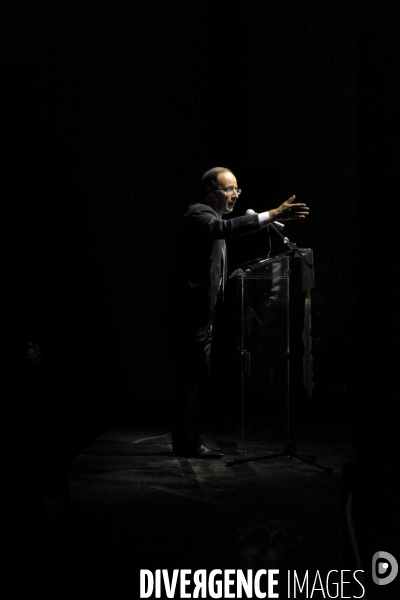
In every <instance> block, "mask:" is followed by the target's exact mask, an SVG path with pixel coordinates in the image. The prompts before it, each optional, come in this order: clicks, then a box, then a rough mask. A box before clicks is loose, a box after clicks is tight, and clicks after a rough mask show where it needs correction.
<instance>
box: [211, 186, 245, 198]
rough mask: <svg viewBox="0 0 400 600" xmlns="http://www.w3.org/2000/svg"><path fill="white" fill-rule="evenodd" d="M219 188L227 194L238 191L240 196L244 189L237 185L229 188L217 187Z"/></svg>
mask: <svg viewBox="0 0 400 600" xmlns="http://www.w3.org/2000/svg"><path fill="white" fill-rule="evenodd" d="M215 189H217V190H221V192H225V194H233V193H234V192H236V193H237V195H238V196H240V194H241V193H242V190H241V189H239V188H235V187H229V188H215Z"/></svg>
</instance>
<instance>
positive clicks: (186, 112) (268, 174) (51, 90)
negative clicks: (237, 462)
mask: <svg viewBox="0 0 400 600" xmlns="http://www.w3.org/2000/svg"><path fill="white" fill-rule="evenodd" d="M6 10H7V18H6V19H5V21H4V23H5V35H4V36H3V44H4V51H3V57H5V61H4V68H5V73H4V75H5V76H4V78H3V82H4V87H3V98H4V102H5V104H4V108H3V113H2V145H3V160H2V165H3V170H2V171H3V175H2V182H3V186H2V187H3V207H4V208H3V219H2V229H3V235H2V240H3V251H2V253H3V279H4V283H5V285H6V287H7V289H8V291H9V293H11V294H12V295H14V296H15V297H16V298H17V299H18V300H20V301H22V302H23V303H24V304H26V305H27V306H28V307H29V308H30V309H32V310H33V311H35V312H36V313H38V314H39V315H40V317H41V318H42V322H43V329H42V330H41V332H40V333H39V334H38V340H37V341H39V342H40V344H41V349H42V352H43V355H44V362H45V363H46V365H47V369H48V371H49V372H50V373H52V374H53V375H54V377H53V380H54V387H53V390H52V393H53V396H54V397H55V398H56V399H57V400H56V401H57V402H60V403H63V404H64V405H66V406H68V407H69V408H70V409H71V411H72V412H74V411H75V412H80V411H84V410H85V407H88V408H89V411H91V414H92V415H95V414H96V412H97V413H100V412H101V413H103V414H105V415H106V416H105V421H106V422H107V419H108V416H107V415H109V418H110V422H111V421H112V418H113V415H114V414H115V412H116V411H117V412H118V410H119V409H121V410H124V409H125V408H126V407H130V408H131V409H132V411H133V412H132V414H133V415H134V417H135V419H137V421H138V422H140V419H141V416H143V418H144V416H145V415H146V414H147V412H148V411H149V410H150V413H151V414H153V415H155V414H157V412H159V413H160V414H162V410H163V409H162V407H163V405H164V401H165V398H166V397H167V396H168V394H169V383H170V382H169V375H168V367H167V360H166V358H167V357H166V355H167V354H168V348H167V347H166V345H165V342H164V341H163V339H162V336H161V334H160V320H161V318H160V315H161V312H162V311H161V307H162V305H163V292H162V287H161V285H160V281H161V279H162V276H163V274H164V273H165V272H166V271H167V270H168V269H169V268H170V266H171V265H170V259H171V236H172V234H173V231H174V228H175V224H176V220H177V218H178V217H179V216H180V214H181V213H182V210H183V208H184V207H185V206H186V205H187V204H190V203H193V202H194V201H196V200H197V198H198V196H197V192H198V183H199V180H200V177H201V174H202V173H203V172H204V171H205V170H206V169H208V168H210V167H212V166H216V165H222V166H226V167H229V168H231V169H232V170H233V172H234V173H235V174H236V176H237V178H238V182H239V186H240V187H242V188H243V190H244V191H243V194H242V196H241V198H240V202H239V203H238V205H237V207H236V209H235V214H243V213H244V212H245V210H246V209H247V208H253V209H254V210H256V211H262V210H266V209H268V208H274V207H276V206H278V205H279V204H280V203H281V202H282V201H284V200H285V199H287V198H288V197H289V196H290V195H292V194H296V196H297V199H298V201H301V202H306V203H307V204H308V205H309V206H310V216H309V218H308V219H307V220H306V221H305V222H300V223H290V224H288V225H287V228H286V232H287V233H286V234H287V235H288V236H289V238H290V239H291V240H293V241H295V242H296V243H297V245H298V246H299V247H310V248H312V249H313V250H314V260H315V278H316V296H315V298H316V302H317V305H318V311H319V316H320V324H321V335H322V338H321V339H322V343H323V345H324V347H325V348H326V349H327V351H328V353H329V355H330V356H331V357H333V362H334V364H335V365H338V364H339V365H340V366H339V368H338V369H336V367H335V375H334V376H333V380H332V381H331V383H332V385H335V384H337V383H339V384H340V383H342V380H343V377H344V378H345V374H346V373H348V372H349V370H350V371H352V372H353V373H358V371H357V369H359V368H360V367H361V369H362V367H363V361H362V360H361V359H360V358H359V364H357V363H354V361H355V360H357V356H358V357H360V355H363V352H365V353H366V354H367V353H368V352H369V350H370V349H371V348H372V347H373V348H375V345H374V342H373V341H372V340H375V338H374V335H375V329H374V326H373V324H371V323H367V322H365V321H364V316H365V315H368V314H369V310H365V308H364V309H363V306H364V307H365V305H366V304H367V305H368V303H369V301H370V300H369V299H370V298H374V297H375V295H374V291H375V290H374V289H371V285H372V286H375V285H376V283H377V278H376V273H377V271H378V269H379V266H380V263H379V262H378V261H377V258H376V256H377V252H381V251H383V250H384V248H382V246H381V245H380V242H378V237H377V233H378V234H379V232H376V231H373V230H372V227H373V219H374V218H375V217H376V216H377V213H379V211H380V209H379V208H378V207H379V206H382V202H384V203H385V204H384V205H385V208H387V206H388V203H389V202H390V201H392V190H391V189H390V182H391V177H392V176H393V174H394V171H393V167H394V162H393V159H392V162H391V161H390V159H389V161H387V160H386V152H385V150H387V148H386V143H388V144H389V142H387V139H388V138H386V137H385V146H383V145H382V138H383V136H382V127H384V130H385V134H387V135H388V136H389V138H390V135H392V136H393V139H394V137H395V136H394V132H393V127H392V125H393V124H392V122H391V121H390V119H389V117H388V115H389V114H391V113H390V109H392V111H393V108H394V106H395V101H394V99H393V93H391V94H390V95H389V94H386V93H385V91H386V90H389V89H391V90H393V87H392V85H393V81H394V79H393V78H396V77H397V78H398V76H396V73H395V70H394V65H393V63H390V62H388V61H387V58H386V51H387V47H388V44H389V45H390V44H391V41H392V40H393V37H394V29H395V26H394V23H395V20H394V19H393V18H392V14H391V12H390V10H389V9H385V10H383V9H382V10H378V11H377V9H376V5H374V4H368V3H358V2H336V1H327V2H316V1H301V0H298V1H272V2H254V1H247V2H237V3H231V2H214V3H207V2H180V1H176V2H171V1H168V0H164V1H150V2H149V1H146V2H128V1H118V0H114V1H103V0H102V1H99V2H73V1H71V2H58V1H53V2H39V3H31V2H13V3H10V4H9V5H8V6H7V8H6ZM382 32H384V37H383V38H382V37H381V34H382ZM382 39H384V43H382V41H381V40H382ZM389 54H390V53H389ZM383 65H384V68H383ZM388 73H390V74H391V82H392V83H389V81H388ZM377 90H382V95H380V93H379V92H378V100H377V99H376V96H377V94H376V92H377ZM372 98H373V102H372ZM370 150H371V153H370ZM372 153H373V154H372ZM383 156H385V160H383ZM391 156H392V155H391ZM379 198H380V199H379ZM382 198H383V199H382ZM380 214H382V215H386V216H387V217H388V218H389V219H390V215H391V214H392V213H391V212H390V211H388V212H383V213H380ZM250 237H251V239H250ZM250 237H249V238H243V239H242V240H239V241H238V242H237V244H235V246H234V247H232V248H231V249H230V270H233V269H234V268H236V266H237V265H238V264H239V263H240V262H241V261H243V260H248V259H251V258H253V257H254V256H260V255H265V254H266V253H267V252H268V251H269V249H270V248H269V242H268V237H267V236H266V235H265V232H260V233H259V234H255V235H254V236H250ZM271 239H272V248H271V249H272V254H279V253H280V252H282V251H284V250H285V247H284V246H283V245H282V242H281V241H280V240H279V239H278V238H277V237H276V236H275V237H274V236H273V235H272V236H271ZM382 279H385V278H382ZM381 283H382V285H383V286H384V285H385V281H383V282H382V281H381ZM381 289H382V288H381ZM387 309H388V310H389V311H390V306H387ZM5 320H7V315H5ZM360 324H361V327H359V326H360ZM388 329H391V328H388ZM360 330H361V337H360V333H359V332H360ZM356 331H357V333H355V332H356ZM365 333H367V335H365ZM385 339H386V338H385ZM32 341H35V340H32ZM368 344H370V345H371V348H369V346H368ZM385 346H386V343H385ZM367 348H368V350H367ZM368 358H369V359H371V354H369V353H368ZM371 360H372V359H371ZM349 361H350V362H349ZM367 371H369V369H368V368H367ZM362 381H365V380H364V379H362ZM346 383H348V385H349V386H350V388H351V386H352V385H353V387H354V386H359V385H360V379H357V380H356V384H355V383H354V382H346ZM365 387H366V388H368V389H369V384H368V383H365ZM317 391H318V390H317ZM93 407H94V408H93ZM93 410H94V412H93ZM93 418H94V417H93Z"/></svg>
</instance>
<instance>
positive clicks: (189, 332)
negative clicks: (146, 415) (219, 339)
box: [172, 325, 212, 450]
mask: <svg viewBox="0 0 400 600" xmlns="http://www.w3.org/2000/svg"><path fill="white" fill-rule="evenodd" d="M174 341H175V352H174V383H175V390H174V423H173V428H172V440H173V446H174V449H175V450H176V449H182V448H183V449H188V450H192V449H195V448H197V447H198V446H199V445H200V444H202V443H203V440H202V437H201V430H202V426H203V423H204V417H205V412H206V401H207V388H208V380H209V374H210V355H211V342H212V330H211V327H210V325H207V326H203V327H197V328H194V329H193V328H191V327H185V326H182V330H181V332H180V334H178V335H176V336H175V340H174Z"/></svg>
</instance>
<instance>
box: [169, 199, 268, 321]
mask: <svg viewBox="0 0 400 600" xmlns="http://www.w3.org/2000/svg"><path fill="white" fill-rule="evenodd" d="M259 229H260V223H259V219H258V216H257V215H245V216H243V217H234V218H231V219H226V220H225V219H222V218H220V217H219V215H218V214H217V213H216V212H215V211H214V210H213V209H212V208H211V207H210V206H208V205H207V204H200V203H199V204H193V205H191V206H189V208H188V210H187V212H186V213H185V215H184V217H183V219H182V221H181V223H180V226H179V228H178V236H177V240H176V246H175V265H174V269H173V274H172V278H171V280H170V284H171V286H172V289H173V291H174V294H173V295H174V304H175V308H176V309H177V315H176V316H177V318H179V320H180V321H181V322H182V320H183V322H186V323H187V324H190V325H195V326H197V327H203V326H207V325H208V324H209V323H211V322H212V319H213V315H214V311H215V306H216V303H217V298H218V293H219V290H220V279H221V273H222V272H221V267H222V264H224V267H225V271H226V261H225V262H224V263H223V258H222V253H223V247H224V245H225V241H224V240H229V239H231V238H234V237H236V236H239V235H243V234H246V233H251V232H254V231H258V230H259ZM225 275H226V273H225Z"/></svg>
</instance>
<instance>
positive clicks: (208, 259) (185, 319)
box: [170, 167, 309, 458]
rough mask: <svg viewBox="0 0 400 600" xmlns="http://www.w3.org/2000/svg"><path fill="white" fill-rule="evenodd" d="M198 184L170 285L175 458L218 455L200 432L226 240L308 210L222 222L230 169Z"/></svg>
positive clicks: (230, 205) (285, 208) (295, 206)
mask: <svg viewBox="0 0 400 600" xmlns="http://www.w3.org/2000/svg"><path fill="white" fill-rule="evenodd" d="M201 184H202V193H203V199H202V202H200V203H197V204H192V205H191V206H189V208H188V210H187V212H186V214H185V215H184V217H183V219H182V222H181V224H180V227H179V229H178V237H177V245H176V259H175V268H174V273H173V276H172V280H171V283H172V287H173V296H174V300H173V307H174V309H173V313H172V314H171V313H170V319H171V323H172V324H174V325H173V327H174V332H173V334H172V337H173V339H174V342H175V344H174V346H175V353H174V368H175V369H176V376H175V381H176V384H177V387H176V391H175V400H176V407H175V409H176V410H175V423H174V426H173V430H172V440H173V450H174V452H175V454H177V455H180V456H187V457H195V458H220V457H221V456H222V454H221V452H219V451H216V450H212V449H210V448H208V447H207V446H205V445H204V443H203V439H202V437H201V428H202V419H203V416H204V406H205V398H206V387H207V381H208V375H209V371H210V350H211V341H212V324H213V320H214V315H215V311H216V308H217V304H218V303H219V302H220V301H221V298H222V294H223V290H224V286H225V282H226V277H227V261H226V246H225V240H227V239H231V238H234V237H236V236H239V235H243V234H247V233H251V232H255V231H259V230H260V229H261V228H263V227H266V226H267V225H268V224H269V223H271V222H273V221H276V220H278V219H281V220H282V219H294V218H296V219H297V218H300V219H301V218H304V217H306V216H307V214H308V210H309V209H308V207H307V206H306V205H305V204H301V203H294V202H293V201H294V199H295V196H292V197H291V198H289V199H288V200H287V201H286V202H284V203H283V204H281V205H280V206H279V207H278V208H276V209H272V210H269V211H267V212H264V213H260V214H258V215H257V214H253V215H245V216H243V217H234V218H232V219H229V220H225V219H222V216H223V215H227V214H230V213H232V211H233V209H234V207H235V204H236V202H237V200H238V198H239V195H240V193H241V190H240V189H239V188H238V187H237V180H236V177H235V176H234V174H233V173H232V171H231V170H230V169H226V168H224V167H215V168H213V169H210V170H209V171H207V172H206V173H204V175H203V177H202V179H201ZM174 313H175V314H174Z"/></svg>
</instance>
